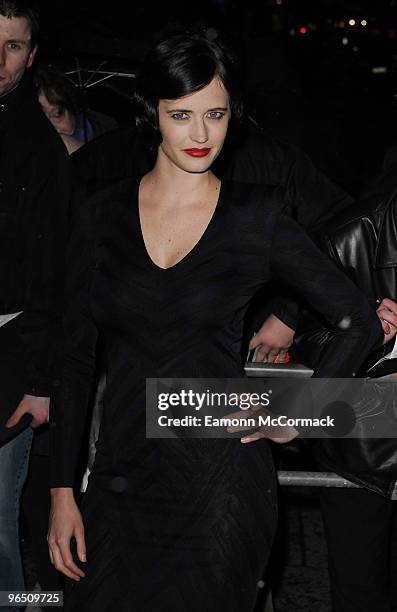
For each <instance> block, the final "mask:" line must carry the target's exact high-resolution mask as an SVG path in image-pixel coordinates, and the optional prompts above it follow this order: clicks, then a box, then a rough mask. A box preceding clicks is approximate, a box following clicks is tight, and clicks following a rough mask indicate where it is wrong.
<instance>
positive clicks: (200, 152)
mask: <svg viewBox="0 0 397 612" xmlns="http://www.w3.org/2000/svg"><path fill="white" fill-rule="evenodd" d="M183 150H184V152H185V153H187V154H188V155H190V156H191V157H205V156H206V155H208V153H209V152H210V151H211V149H183Z"/></svg>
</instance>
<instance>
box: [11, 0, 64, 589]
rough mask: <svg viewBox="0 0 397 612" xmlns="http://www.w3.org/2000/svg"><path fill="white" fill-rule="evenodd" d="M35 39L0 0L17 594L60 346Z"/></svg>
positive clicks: (57, 270)
mask: <svg viewBox="0 0 397 612" xmlns="http://www.w3.org/2000/svg"><path fill="white" fill-rule="evenodd" d="M37 34H38V22H37V13H36V11H35V10H34V8H32V7H28V6H27V5H26V3H23V4H22V3H20V2H19V1H18V0H15V1H14V0H8V1H5V0H4V1H3V0H0V287H1V289H0V591H3V590H6V591H10V590H23V588H24V580H23V574H22V567H21V558H20V553H19V541H18V510H19V503H18V499H19V495H20V492H21V489H22V486H23V483H24V480H25V477H26V471H27V466H28V457H29V449H30V444H31V440H32V429H31V427H37V426H39V425H41V424H43V423H45V422H46V421H48V412H49V403H50V397H51V395H52V394H53V392H54V390H55V388H56V385H57V360H58V356H57V350H58V348H59V345H60V338H61V335H60V309H61V303H62V297H61V296H62V289H61V283H62V276H63V263H62V262H63V255H64V247H65V239H66V212H67V203H68V199H69V190H70V187H69V184H70V183H69V166H68V164H69V162H68V155H67V151H66V149H65V148H64V146H63V144H62V143H61V141H60V140H59V137H58V136H57V134H56V132H55V130H54V129H53V128H52V126H51V125H50V124H49V122H48V121H47V119H46V118H45V116H44V114H43V113H42V111H41V109H40V106H39V104H38V102H37V97H36V94H35V90H34V87H33V84H32V82H31V79H30V75H29V70H28V69H29V68H30V66H31V65H32V63H33V60H34V56H35V53H36V50H37ZM29 424H30V425H31V427H28V425H29Z"/></svg>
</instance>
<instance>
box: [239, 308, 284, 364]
mask: <svg viewBox="0 0 397 612" xmlns="http://www.w3.org/2000/svg"><path fill="white" fill-rule="evenodd" d="M294 335H295V331H294V330H293V329H291V328H290V327H288V325H286V324H285V323H283V322H282V321H281V320H280V319H279V318H278V317H276V315H274V314H271V315H269V316H268V318H267V319H266V321H265V322H264V323H263V325H262V327H261V328H260V329H259V331H258V332H257V333H256V334H255V336H253V337H252V338H251V342H250V343H249V347H248V348H249V350H250V351H251V350H252V349H255V348H256V347H257V346H258V347H259V349H258V352H257V354H256V358H255V361H263V360H264V359H266V361H268V362H269V363H277V362H279V363H283V362H284V359H285V355H286V353H287V352H288V349H289V347H290V346H291V344H292V342H293V340H294Z"/></svg>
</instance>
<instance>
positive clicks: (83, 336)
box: [48, 203, 98, 580]
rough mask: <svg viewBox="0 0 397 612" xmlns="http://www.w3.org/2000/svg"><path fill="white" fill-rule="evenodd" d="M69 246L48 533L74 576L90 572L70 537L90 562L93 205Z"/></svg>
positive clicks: (58, 561) (82, 212)
mask: <svg viewBox="0 0 397 612" xmlns="http://www.w3.org/2000/svg"><path fill="white" fill-rule="evenodd" d="M75 217H76V218H75V220H74V223H73V224H72V232H71V239H70V242H69V246H68V257H67V268H66V270H67V274H66V290H65V315H64V337H65V338H64V357H63V368H62V376H61V386H60V390H59V393H58V394H57V396H56V401H55V409H54V411H53V414H52V416H51V421H52V423H51V425H52V427H51V500H52V503H51V517H50V524H49V532H48V543H49V547H50V556H51V559H52V562H53V563H54V565H55V567H56V568H57V569H58V570H59V571H61V572H63V573H64V574H65V575H66V576H68V577H69V578H72V579H74V580H79V579H80V578H81V577H83V576H84V572H82V571H81V570H80V569H79V568H78V567H77V565H76V564H75V563H74V562H73V559H72V555H71V552H70V540H71V538H72V537H75V538H76V543H77V554H78V557H79V559H80V561H82V562H84V561H85V543H84V528H83V524H82V520H81V515H80V512H79V510H78V508H77V506H76V503H75V500H74V496H73V486H74V485H75V482H76V470H77V464H78V457H79V453H80V448H81V443H82V437H83V432H84V429H85V425H86V420H87V411H88V403H89V396H90V392H91V389H92V381H93V376H94V368H95V352H96V342H97V336H98V332H97V328H96V325H95V322H94V320H93V318H92V315H91V310H90V288H91V281H92V275H93V274H94V269H93V268H94V266H95V262H94V260H93V248H94V246H93V232H94V228H93V220H92V219H93V215H92V214H91V204H90V203H88V204H87V203H83V204H82V205H81V206H80V207H77V209H76V215H75Z"/></svg>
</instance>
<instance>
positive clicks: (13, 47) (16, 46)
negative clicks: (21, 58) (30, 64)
mask: <svg viewBox="0 0 397 612" xmlns="http://www.w3.org/2000/svg"><path fill="white" fill-rule="evenodd" d="M8 48H9V49H11V51H19V49H22V47H21V45H19V44H18V43H9V45H8Z"/></svg>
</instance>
